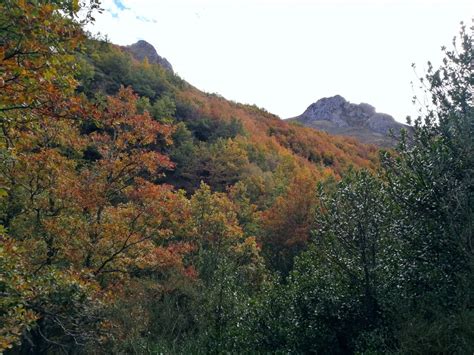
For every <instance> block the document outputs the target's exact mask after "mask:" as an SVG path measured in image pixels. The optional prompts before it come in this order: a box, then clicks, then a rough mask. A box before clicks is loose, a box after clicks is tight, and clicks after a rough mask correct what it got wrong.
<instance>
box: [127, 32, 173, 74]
mask: <svg viewBox="0 0 474 355" xmlns="http://www.w3.org/2000/svg"><path fill="white" fill-rule="evenodd" d="M123 48H124V49H125V51H127V52H129V53H131V54H132V55H133V57H134V58H135V59H137V60H140V61H142V60H143V59H144V58H145V57H147V58H148V62H150V63H154V64H159V65H161V66H162V67H163V68H165V69H166V70H169V71H170V72H173V67H172V66H171V64H170V62H168V61H167V60H166V58H163V57H160V56H159V55H158V53H157V52H156V49H155V47H153V46H152V45H151V44H150V43H148V42H147V41H143V40H140V41H138V42H136V43H134V44H131V45H129V46H125V47H123Z"/></svg>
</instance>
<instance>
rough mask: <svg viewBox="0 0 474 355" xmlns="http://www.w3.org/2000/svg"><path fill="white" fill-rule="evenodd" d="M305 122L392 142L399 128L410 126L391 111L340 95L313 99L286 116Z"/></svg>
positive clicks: (381, 143) (370, 140) (335, 131)
mask: <svg viewBox="0 0 474 355" xmlns="http://www.w3.org/2000/svg"><path fill="white" fill-rule="evenodd" d="M288 120H289V121H295V122H298V123H300V124H302V125H304V126H307V127H311V128H315V129H319V130H322V131H325V132H327V133H330V134H335V135H343V136H351V137H355V138H356V139H358V140H360V141H361V142H362V143H368V144H376V145H378V146H393V145H395V143H396V139H394V138H393V137H391V136H390V132H391V131H392V132H393V134H394V135H395V137H396V136H398V135H399V132H400V130H401V129H403V128H404V129H406V130H410V126H407V125H404V124H402V123H399V122H397V121H396V120H395V119H394V118H393V117H392V116H391V115H389V114H386V113H380V112H377V111H376V110H375V107H373V106H372V105H370V104H367V103H360V104H355V103H351V102H349V101H347V100H346V99H345V98H344V97H342V96H341V95H335V96H331V97H324V98H321V99H319V100H318V101H316V102H314V103H312V104H311V105H309V106H308V108H307V109H306V110H305V111H304V112H303V113H302V114H301V115H299V116H296V117H293V118H289V119H288Z"/></svg>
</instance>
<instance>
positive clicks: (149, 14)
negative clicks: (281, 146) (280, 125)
mask: <svg viewBox="0 0 474 355" xmlns="http://www.w3.org/2000/svg"><path fill="white" fill-rule="evenodd" d="M102 8H103V9H104V11H103V13H102V14H100V15H99V14H98V15H97V16H95V18H96V21H95V23H94V24H93V25H90V26H89V27H88V30H89V31H91V32H92V33H95V34H96V33H101V34H102V35H107V37H108V38H109V40H110V41H111V42H113V43H116V44H120V45H127V44H132V43H134V42H136V41H138V40H140V39H143V40H146V41H147V42H149V43H151V44H152V45H153V46H154V47H155V48H156V50H157V52H158V54H159V55H161V56H163V57H165V58H166V59H168V60H169V61H170V63H171V64H172V65H173V68H174V70H175V72H176V73H177V74H178V75H179V76H180V77H182V78H183V79H185V80H186V81H188V82H189V83H190V84H192V85H194V86H196V87H197V88H199V89H201V90H203V91H206V92H210V93H218V94H220V95H222V96H224V97H225V98H227V99H230V100H233V101H237V102H241V103H247V104H255V105H257V106H259V107H263V108H265V109H266V110H268V111H270V112H272V113H274V114H277V115H278V116H280V117H281V118H289V117H294V116H297V115H299V114H301V113H302V112H303V111H304V110H305V109H306V107H307V106H309V105H310V104H311V103H313V102H315V101H317V100H318V99H320V98H322V97H329V96H333V95H336V94H339V95H342V96H343V97H345V98H346V99H347V100H348V101H350V102H354V103H360V102H365V103H369V104H371V105H372V106H374V107H375V108H376V109H377V111H378V112H384V113H388V114H391V115H392V116H394V117H395V119H397V120H398V121H400V122H405V117H406V116H407V115H412V116H414V115H415V114H416V106H414V105H413V104H412V97H413V95H414V94H416V93H419V92H418V91H417V90H416V88H415V89H414V88H413V87H412V85H411V82H415V83H416V82H417V76H422V75H423V73H424V72H425V69H426V62H427V61H428V60H430V61H431V62H433V63H434V64H435V65H436V64H439V63H441V59H442V53H441V46H442V45H445V46H447V47H448V48H450V46H451V43H452V39H453V37H454V36H455V35H457V34H458V32H459V28H460V26H459V23H460V22H461V21H464V22H465V23H466V24H467V25H468V27H470V26H471V24H472V22H471V19H472V18H473V17H474V1H472V0H102ZM412 63H415V64H416V65H417V69H416V72H415V71H414V70H413V68H412V67H411V64H412Z"/></svg>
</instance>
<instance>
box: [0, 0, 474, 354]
mask: <svg viewBox="0 0 474 355" xmlns="http://www.w3.org/2000/svg"><path fill="white" fill-rule="evenodd" d="M98 8H99V3H98V2H97V1H95V0H92V1H89V2H88V3H87V4H79V3H78V2H77V1H56V2H50V1H40V0H36V1H10V0H7V1H4V2H3V3H1V4H0V29H1V33H0V45H1V49H0V68H1V72H0V127H1V131H0V155H1V162H0V226H1V229H0V238H1V239H0V242H1V245H0V273H1V278H0V296H1V297H0V351H5V352H6V353H8V354H10V353H11V354H32V353H34V354H47V353H48V354H55V353H136V354H146V353H150V354H154V353H229V352H231V353H249V352H250V353H253V352H276V353H367V354H369V353H390V352H392V353H472V351H473V349H474V310H473V299H472V296H473V291H472V290H474V284H473V283H474V277H473V272H472V268H473V266H474V265H473V244H472V243H473V242H472V237H473V221H474V210H473V196H474V194H473V179H474V178H473V175H472V174H473V171H474V161H473V160H474V152H473V139H472V137H473V128H474V127H473V126H474V116H473V115H474V113H473V106H472V104H473V103H472V91H471V89H472V84H473V82H472V68H471V63H472V62H473V60H474V58H473V57H474V53H473V48H472V36H469V35H468V34H467V33H466V32H465V28H464V27H462V29H461V33H460V36H459V39H458V40H459V41H460V42H459V43H456V44H455V47H454V49H453V51H447V50H445V56H446V57H445V61H444V62H443V63H444V64H443V66H442V67H441V68H440V69H438V70H435V69H434V68H432V67H431V66H430V68H429V71H428V73H427V75H426V78H425V79H424V84H425V87H426V88H427V92H426V94H427V95H429V97H430V98H431V101H432V104H431V105H430V106H429V107H426V108H424V109H425V111H424V112H422V113H421V114H420V117H419V118H418V119H417V120H416V121H415V133H414V137H413V138H411V137H410V141H409V142H407V141H406V139H405V138H402V140H401V141H400V144H399V147H398V148H397V150H396V151H389V152H387V151H385V152H377V151H376V150H375V148H374V147H367V146H363V145H361V144H358V143H357V142H355V141H354V140H351V139H345V138H337V137H330V136H328V135H327V134H324V133H319V132H315V131H313V130H311V129H308V128H303V127H299V126H295V125H290V124H287V123H286V122H282V121H281V120H279V119H278V118H277V117H275V116H273V115H271V114H269V113H267V112H264V111H262V110H260V109H258V108H256V107H250V106H245V105H240V104H235V103H229V102H228V101H226V100H224V99H223V98H220V97H218V96H216V95H206V94H203V93H201V92H199V91H198V90H197V89H195V88H193V87H191V86H190V85H189V84H187V83H186V82H184V81H183V80H182V79H180V78H179V77H177V76H176V75H174V74H172V73H170V72H168V71H166V70H165V69H163V68H162V67H160V66H159V65H155V64H150V63H148V61H147V60H146V59H145V60H144V61H137V60H135V59H134V58H133V57H131V56H130V54H129V53H126V52H124V51H122V50H121V49H120V47H117V46H114V45H112V44H109V43H107V42H104V41H100V40H97V39H92V38H88V37H87V36H86V35H85V34H84V32H83V29H82V28H83V26H84V24H85V23H87V22H89V21H92V20H93V16H94V13H95V12H96V11H98ZM377 153H379V156H377Z"/></svg>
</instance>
